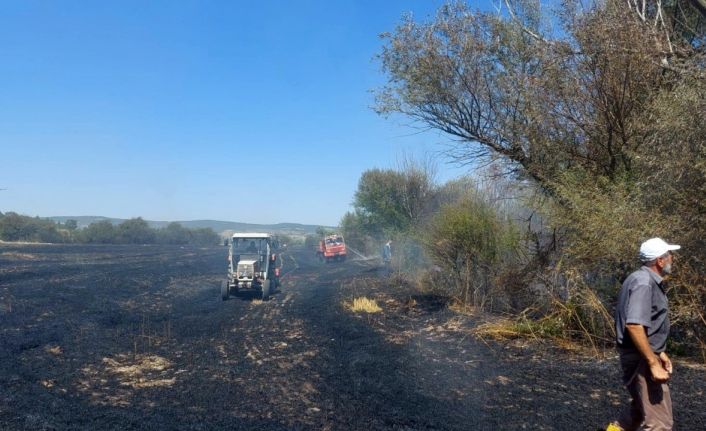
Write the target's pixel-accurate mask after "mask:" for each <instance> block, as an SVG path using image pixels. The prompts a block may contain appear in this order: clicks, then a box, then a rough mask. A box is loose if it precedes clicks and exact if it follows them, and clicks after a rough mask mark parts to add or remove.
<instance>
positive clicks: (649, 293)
mask: <svg viewBox="0 0 706 431" xmlns="http://www.w3.org/2000/svg"><path fill="white" fill-rule="evenodd" d="M628 323H635V324H638V325H642V326H644V327H645V328H647V340H648V341H649V342H650V347H652V351H654V352H655V353H659V352H664V350H665V348H666V345H667V337H668V336H669V304H668V303H667V295H666V293H665V292H664V286H663V282H662V277H660V276H659V275H658V274H656V273H655V272H654V271H650V270H649V269H648V268H647V267H646V266H643V267H642V268H640V269H639V270H637V271H635V272H633V273H632V274H630V275H629V276H628V278H627V279H625V282H623V287H622V288H621V289H620V294H619V295H618V305H617V308H616V311H615V332H616V335H617V337H616V338H617V340H616V341H617V342H618V347H620V348H622V349H625V350H636V348H635V345H634V344H633V342H632V339H631V338H630V335H628V334H627V331H626V330H625V326H626V325H627V324H628Z"/></svg>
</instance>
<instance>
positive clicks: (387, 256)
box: [382, 239, 392, 271]
mask: <svg viewBox="0 0 706 431" xmlns="http://www.w3.org/2000/svg"><path fill="white" fill-rule="evenodd" d="M391 261H392V240H391V239H389V240H387V242H386V243H385V245H384V246H383V247H382V263H383V265H384V266H385V270H388V271H389V269H390V262H391Z"/></svg>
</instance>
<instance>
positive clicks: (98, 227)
mask: <svg viewBox="0 0 706 431" xmlns="http://www.w3.org/2000/svg"><path fill="white" fill-rule="evenodd" d="M77 240H78V241H79V242H83V243H91V244H111V243H115V242H116V229H115V226H113V224H112V223H111V222H109V221H108V220H101V221H99V222H95V223H91V224H90V225H88V226H87V227H85V228H84V229H81V230H79V231H78V232H77Z"/></svg>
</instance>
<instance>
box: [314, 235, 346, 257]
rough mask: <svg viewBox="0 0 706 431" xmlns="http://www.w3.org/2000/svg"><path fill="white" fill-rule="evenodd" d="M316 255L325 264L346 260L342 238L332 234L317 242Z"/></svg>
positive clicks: (344, 244)
mask: <svg viewBox="0 0 706 431" xmlns="http://www.w3.org/2000/svg"><path fill="white" fill-rule="evenodd" d="M316 255H317V256H318V257H319V259H320V260H321V261H325V262H332V261H341V262H342V261H344V260H346V243H345V241H343V236H341V235H338V234H333V235H328V236H326V237H324V239H322V240H321V241H319V248H318V249H317V250H316Z"/></svg>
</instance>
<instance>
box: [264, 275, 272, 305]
mask: <svg viewBox="0 0 706 431" xmlns="http://www.w3.org/2000/svg"><path fill="white" fill-rule="evenodd" d="M270 284H271V282H270V280H265V281H264V282H263V283H262V300H263V301H267V300H268V299H270Z"/></svg>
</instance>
